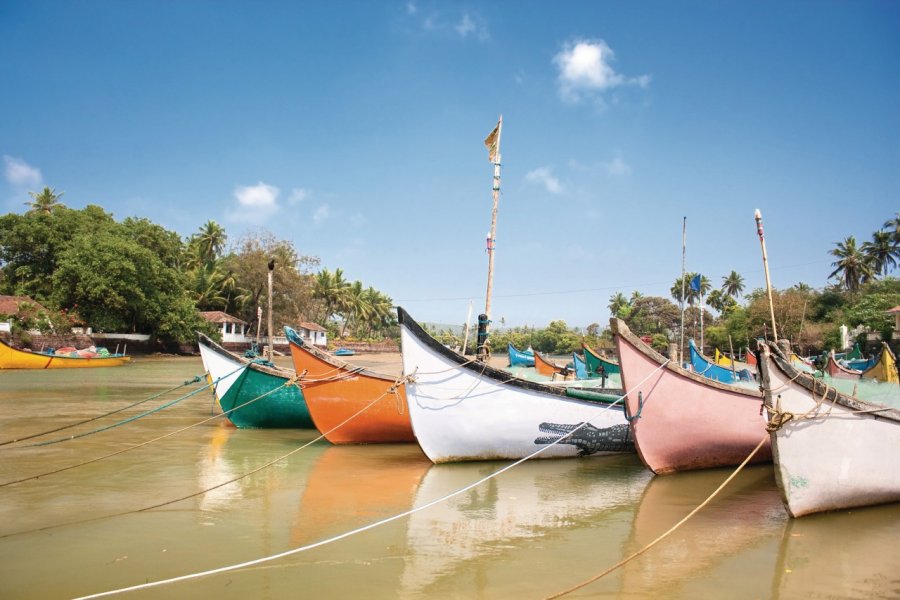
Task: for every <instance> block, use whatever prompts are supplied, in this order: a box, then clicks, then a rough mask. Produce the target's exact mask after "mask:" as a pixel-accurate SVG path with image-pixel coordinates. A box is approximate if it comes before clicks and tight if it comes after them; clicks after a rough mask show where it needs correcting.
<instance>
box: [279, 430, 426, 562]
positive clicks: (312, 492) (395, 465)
mask: <svg viewBox="0 0 900 600" xmlns="http://www.w3.org/2000/svg"><path fill="white" fill-rule="evenodd" d="M431 466H432V465H431V462H430V461H429V460H428V459H427V458H425V457H424V456H423V455H422V453H421V452H420V451H419V449H418V448H416V447H415V446H411V445H409V444H396V445H394V446H388V445H385V446H381V447H379V448H378V450H377V453H376V452H373V450H372V449H371V448H369V449H367V448H365V447H362V446H341V447H335V446H332V447H331V448H327V449H326V450H325V452H323V453H322V455H321V456H320V457H319V458H317V459H316V463H315V465H314V466H313V468H312V470H311V471H310V472H309V475H308V478H307V480H306V484H305V486H304V488H303V496H302V498H301V501H300V511H299V513H298V515H297V519H296V522H295V524H294V526H293V529H292V534H291V541H292V542H293V543H294V544H295V545H303V544H309V543H312V542H315V541H318V540H321V539H325V538H327V537H328V536H332V535H337V534H339V533H343V532H345V531H350V530H353V529H356V528H357V527H362V526H364V525H368V524H369V523H373V522H375V521H377V520H379V519H384V518H387V517H391V516H394V515H396V514H400V513H403V512H406V511H408V510H409V509H410V508H411V507H412V504H413V497H414V496H415V493H416V489H418V487H419V482H420V481H421V480H422V477H423V476H424V475H425V472H426V471H428V468H429V467H431Z"/></svg>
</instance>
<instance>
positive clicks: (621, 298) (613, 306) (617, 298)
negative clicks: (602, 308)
mask: <svg viewBox="0 0 900 600" xmlns="http://www.w3.org/2000/svg"><path fill="white" fill-rule="evenodd" d="M607 307H608V308H609V312H610V313H611V314H612V315H613V316H614V317H618V316H619V313H620V311H621V310H622V309H623V308H627V307H628V298H626V297H625V294H623V293H622V292H616V293H615V294H613V295H612V296H610V297H609V304H608V305H607Z"/></svg>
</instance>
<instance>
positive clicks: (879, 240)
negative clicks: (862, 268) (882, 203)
mask: <svg viewBox="0 0 900 600" xmlns="http://www.w3.org/2000/svg"><path fill="white" fill-rule="evenodd" d="M860 250H861V251H862V253H863V254H864V255H865V257H866V260H868V261H869V263H870V265H871V267H872V271H873V272H874V273H875V274H876V275H877V274H881V275H885V276H886V275H887V274H888V271H889V270H891V269H893V268H894V267H896V266H897V261H898V259H900V239H898V238H897V237H896V236H895V235H894V233H892V232H890V231H884V230H882V231H876V232H875V233H873V234H872V241H871V242H864V243H863V245H862V246H860Z"/></svg>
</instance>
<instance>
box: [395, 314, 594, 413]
mask: <svg viewBox="0 0 900 600" xmlns="http://www.w3.org/2000/svg"><path fill="white" fill-rule="evenodd" d="M397 320H398V322H399V323H400V326H401V327H406V329H407V331H409V333H410V334H411V335H413V336H414V337H415V338H416V339H418V340H419V341H420V342H421V343H422V344H423V345H425V346H426V347H428V348H430V349H432V350H433V351H434V352H435V353H437V354H438V355H439V356H442V357H444V358H446V359H447V360H449V361H451V362H453V363H456V364H458V365H459V366H460V367H462V368H463V369H466V370H467V371H471V372H472V373H473V374H474V375H476V376H479V377H485V378H487V379H489V380H492V381H493V382H494V383H497V384H498V385H509V386H512V387H516V388H521V389H524V390H528V391H530V392H540V393H544V394H548V395H552V396H557V397H558V398H559V399H561V400H566V401H569V402H572V401H576V400H577V401H579V402H584V403H590V404H602V403H600V402H592V401H590V400H583V399H575V398H572V397H571V396H568V395H567V394H566V391H565V388H562V387H555V386H551V385H544V384H542V383H539V382H536V381H528V380H527V379H522V378H520V377H515V376H512V375H510V373H509V372H507V371H503V370H501V369H497V368H496V367H492V366H490V365H489V364H487V363H481V362H477V361H470V360H468V359H467V358H466V357H465V356H463V355H461V354H458V353H456V352H453V351H452V350H450V349H449V348H447V347H446V346H444V345H443V344H441V343H440V342H438V341H437V340H436V339H434V338H433V337H431V336H430V335H428V333H427V332H426V331H425V330H424V329H422V326H421V325H419V324H418V323H417V322H416V321H415V319H413V318H412V316H410V314H409V313H408V312H406V310H404V309H403V308H402V307H400V306H398V307H397Z"/></svg>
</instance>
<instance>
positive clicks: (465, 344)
mask: <svg viewBox="0 0 900 600" xmlns="http://www.w3.org/2000/svg"><path fill="white" fill-rule="evenodd" d="M471 320H472V301H471V300H469V312H467V313H466V333H465V337H463V347H462V354H463V356H465V355H466V348H467V347H468V345H469V322H470V321H471Z"/></svg>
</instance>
